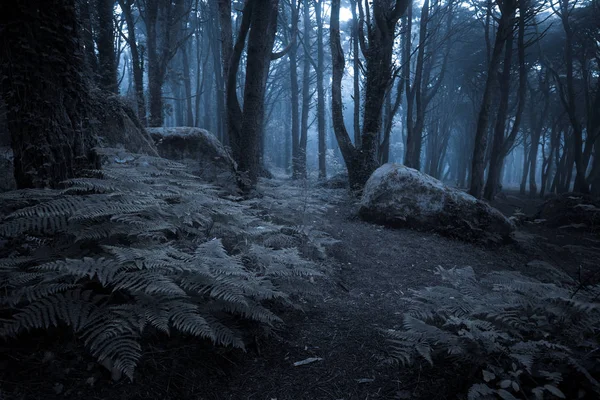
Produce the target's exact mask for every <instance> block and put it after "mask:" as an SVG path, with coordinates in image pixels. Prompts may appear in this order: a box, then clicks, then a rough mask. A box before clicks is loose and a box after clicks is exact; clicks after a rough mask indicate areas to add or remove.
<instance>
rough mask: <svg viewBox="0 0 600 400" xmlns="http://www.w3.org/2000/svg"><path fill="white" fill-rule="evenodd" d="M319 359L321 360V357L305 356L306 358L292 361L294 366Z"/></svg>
mask: <svg viewBox="0 0 600 400" xmlns="http://www.w3.org/2000/svg"><path fill="white" fill-rule="evenodd" d="M321 360H322V358H321V357H310V358H307V359H306V360H302V361H296V362H295V363H294V367H299V366H301V365H306V364H310V363H314V362H315V361H321Z"/></svg>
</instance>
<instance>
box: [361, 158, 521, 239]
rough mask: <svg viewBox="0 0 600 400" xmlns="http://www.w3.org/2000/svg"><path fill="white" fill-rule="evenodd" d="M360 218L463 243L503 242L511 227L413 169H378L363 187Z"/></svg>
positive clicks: (488, 210) (480, 203) (491, 210)
mask: <svg viewBox="0 0 600 400" xmlns="http://www.w3.org/2000/svg"><path fill="white" fill-rule="evenodd" d="M359 213H360V215H361V217H362V218H363V219H365V220H368V221H373V222H377V223H381V224H385V225H390V226H395V227H408V228H413V229H417V230H426V231H435V232H438V233H440V234H443V235H446V236H452V237H456V238H459V239H463V240H480V239H483V240H485V239H488V238H489V239H492V240H498V239H505V238H507V237H509V236H510V234H511V233H512V232H513V230H514V229H515V228H514V225H513V223H512V222H511V221H510V220H508V219H507V218H506V217H505V216H504V215H502V213H500V211H498V210H496V209H495V208H493V207H491V206H489V205H488V204H487V203H484V202H483V201H480V200H477V199H475V198H474V197H473V196H470V195H468V194H466V193H464V192H462V191H460V190H458V189H454V188H451V187H448V186H446V185H444V184H443V183H441V182H440V181H438V180H437V179H434V178H432V177H431V176H429V175H426V174H424V173H421V172H419V171H417V170H415V169H412V168H407V167H404V166H402V165H398V164H385V165H383V166H381V167H380V168H378V169H377V170H376V171H375V172H374V173H373V175H371V177H370V178H369V180H368V181H367V184H366V185H365V188H364V191H363V195H362V199H361V203H360V211H359Z"/></svg>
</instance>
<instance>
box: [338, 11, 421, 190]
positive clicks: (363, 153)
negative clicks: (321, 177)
mask: <svg viewBox="0 0 600 400" xmlns="http://www.w3.org/2000/svg"><path fill="white" fill-rule="evenodd" d="M408 3H409V2H408V1H406V0H397V1H396V2H395V5H394V6H393V7H391V8H390V5H389V2H387V1H383V0H374V1H373V2H372V7H373V19H372V20H371V19H370V18H369V21H368V23H369V29H368V31H369V32H368V38H369V40H368V47H367V44H366V42H365V40H364V36H363V35H362V34H361V35H360V36H361V38H360V40H361V43H362V44H361V47H362V48H363V53H364V54H365V58H366V61H367V62H366V64H367V73H366V75H367V79H366V93H365V99H364V101H365V103H364V125H363V131H362V140H361V146H360V147H355V146H354V145H353V144H352V141H351V140H350V136H349V135H348V131H347V130H346V125H345V123H344V115H343V104H342V90H341V85H342V77H343V74H344V66H345V59H344V51H343V49H342V45H341V40H340V21H339V15H340V0H332V2H331V20H330V24H329V26H330V35H329V38H330V45H331V57H332V89H331V112H332V119H333V127H334V132H335V137H336V139H337V142H338V145H339V147H340V151H341V152H342V156H343V157H344V161H345V163H346V167H347V169H348V178H349V181H350V185H351V187H352V188H354V189H362V187H363V186H364V184H365V183H366V181H367V180H368V179H369V177H370V176H371V174H372V173H373V171H374V170H375V169H376V168H377V166H378V162H377V158H376V157H377V150H378V146H379V143H378V141H377V138H378V135H379V130H380V129H381V115H382V110H383V103H384V100H385V94H386V91H387V90H388V88H389V85H390V82H391V76H392V51H393V45H394V38H395V29H396V24H397V23H398V20H399V19H400V17H401V16H402V15H403V14H404V12H405V11H406V8H407V6H408ZM361 10H362V8H359V11H360V14H361V19H362V17H363V15H362V14H363V12H362V11H361Z"/></svg>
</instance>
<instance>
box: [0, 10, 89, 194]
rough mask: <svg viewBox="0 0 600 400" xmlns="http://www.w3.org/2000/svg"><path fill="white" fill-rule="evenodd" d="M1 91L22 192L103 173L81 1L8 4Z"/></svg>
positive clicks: (1, 16) (0, 44) (1, 14)
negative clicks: (88, 171)
mask: <svg viewBox="0 0 600 400" xmlns="http://www.w3.org/2000/svg"><path fill="white" fill-rule="evenodd" d="M0 26H3V28H2V35H1V39H0V90H1V93H2V96H3V98H4V101H5V102H6V106H7V122H8V130H9V132H10V135H11V144H12V148H13V152H14V166H15V180H16V183H17V186H18V187H19V188H34V187H56V186H58V184H59V182H61V181H63V180H65V179H69V178H72V177H74V176H76V175H77V172H78V171H80V170H81V169H84V168H97V167H98V163H97V159H96V157H95V156H94V153H93V151H92V148H93V146H94V145H95V137H94V136H93V135H92V134H91V133H90V130H89V126H88V125H89V123H88V116H90V111H89V110H90V107H91V103H92V100H91V99H90V97H89V96H90V95H89V88H88V85H87V84H86V82H85V78H84V77H85V74H84V72H83V71H84V61H83V55H82V51H81V47H80V44H79V41H78V38H77V33H78V32H79V30H78V27H77V17H76V10H75V0H14V1H11V2H2V3H0Z"/></svg>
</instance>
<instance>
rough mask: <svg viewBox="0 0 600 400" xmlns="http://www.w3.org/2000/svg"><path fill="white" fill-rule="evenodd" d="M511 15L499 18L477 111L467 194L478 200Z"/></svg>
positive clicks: (481, 191)
mask: <svg viewBox="0 0 600 400" xmlns="http://www.w3.org/2000/svg"><path fill="white" fill-rule="evenodd" d="M513 13H514V10H513V12H507V11H504V12H503V13H502V16H501V17H500V22H499V24H498V30H497V32H496V39H495V40H494V48H493V50H492V56H491V58H490V62H489V64H488V71H487V78H486V82H485V89H484V91H483V98H482V100H481V107H480V109H479V116H478V118H477V129H476V131H475V146H474V148H473V159H472V166H471V185H470V189H469V193H470V194H471V195H472V196H474V197H476V198H478V199H479V198H481V197H482V194H483V186H484V174H485V166H486V151H487V140H488V123H489V118H490V109H491V102H492V96H493V90H494V86H495V85H494V80H495V73H496V71H497V70H498V65H499V64H500V56H501V55H502V48H503V47H504V43H505V41H506V39H507V37H508V35H509V34H510V32H511V31H512V28H513V27H512V24H511V23H510V21H511V20H512V14H513Z"/></svg>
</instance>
